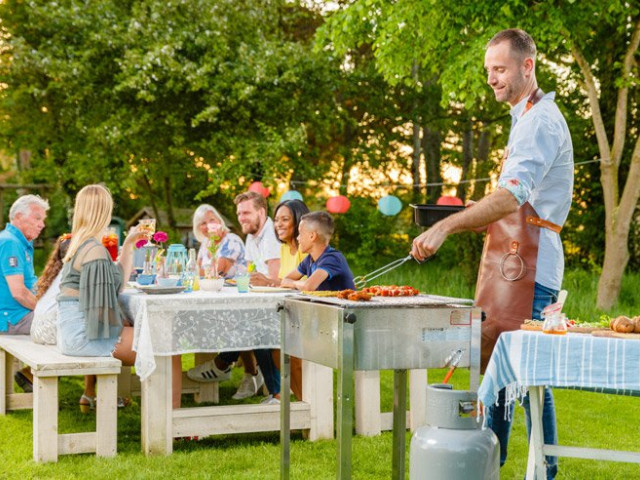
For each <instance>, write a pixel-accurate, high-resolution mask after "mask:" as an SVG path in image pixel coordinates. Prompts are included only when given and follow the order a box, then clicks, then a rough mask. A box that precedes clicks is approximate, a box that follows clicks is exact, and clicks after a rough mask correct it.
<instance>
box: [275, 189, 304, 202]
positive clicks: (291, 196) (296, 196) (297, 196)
mask: <svg viewBox="0 0 640 480" xmlns="http://www.w3.org/2000/svg"><path fill="white" fill-rule="evenodd" d="M286 200H300V201H302V194H301V193H300V192H298V191H297V190H289V191H288V192H284V193H283V194H282V196H281V197H280V201H281V202H284V201H286Z"/></svg>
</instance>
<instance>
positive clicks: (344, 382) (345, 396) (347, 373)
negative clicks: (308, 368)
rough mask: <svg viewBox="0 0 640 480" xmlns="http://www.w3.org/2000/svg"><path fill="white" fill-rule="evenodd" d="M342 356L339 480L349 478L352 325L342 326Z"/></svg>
mask: <svg viewBox="0 0 640 480" xmlns="http://www.w3.org/2000/svg"><path fill="white" fill-rule="evenodd" d="M342 326H343V328H342V355H341V358H339V359H338V364H339V365H340V371H339V373H338V417H337V418H338V429H337V430H338V431H337V437H338V471H337V478H338V479H339V480H347V479H350V478H351V436H352V435H353V340H354V328H353V323H349V322H346V321H345V322H344V323H343V324H342Z"/></svg>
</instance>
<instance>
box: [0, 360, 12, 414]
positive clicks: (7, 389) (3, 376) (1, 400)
mask: <svg viewBox="0 0 640 480" xmlns="http://www.w3.org/2000/svg"><path fill="white" fill-rule="evenodd" d="M10 365H11V355H9V354H8V353H6V352H5V351H4V350H0V415H5V414H6V413H7V395H9V394H10V393H12V392H13V377H11V384H9V375H11V366H10Z"/></svg>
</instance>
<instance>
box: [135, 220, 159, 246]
mask: <svg viewBox="0 0 640 480" xmlns="http://www.w3.org/2000/svg"><path fill="white" fill-rule="evenodd" d="M138 224H139V225H140V229H139V230H140V233H144V235H145V236H146V237H147V240H149V241H150V240H151V237H152V236H153V234H154V233H155V231H156V219H155V218H143V219H142V220H140V222H139V223H138Z"/></svg>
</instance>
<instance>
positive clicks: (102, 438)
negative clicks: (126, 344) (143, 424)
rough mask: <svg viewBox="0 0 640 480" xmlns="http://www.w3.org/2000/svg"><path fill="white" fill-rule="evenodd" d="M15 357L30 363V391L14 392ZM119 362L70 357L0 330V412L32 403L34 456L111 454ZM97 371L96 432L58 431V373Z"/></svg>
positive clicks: (42, 459)
mask: <svg viewBox="0 0 640 480" xmlns="http://www.w3.org/2000/svg"><path fill="white" fill-rule="evenodd" d="M14 359H17V360H20V361H21V362H22V363H24V364H26V365H28V366H29V367H31V372H32V373H33V393H15V392H14V389H13V373H14V364H15V363H17V362H16V361H15V360H14ZM121 366H122V363H121V362H120V360H118V359H115V358H112V357H70V356H67V355H62V354H61V353H60V352H59V351H58V350H57V348H56V347H55V346H52V345H39V344H37V343H33V342H32V341H31V338H30V337H29V336H26V335H16V336H9V335H0V375H1V376H2V378H0V415H5V414H6V411H7V410H17V409H25V408H33V459H34V460H35V461H36V462H55V461H57V460H58V455H65V454H74V453H93V452H95V453H96V455H98V456H101V457H112V456H114V455H115V454H116V450H117V446H116V439H117V421H118V417H117V388H118V386H117V379H118V374H119V373H120V368H121ZM71 375H96V376H97V392H96V393H97V395H98V400H97V402H96V431H95V432H81V433H68V434H58V377H61V376H71Z"/></svg>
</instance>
